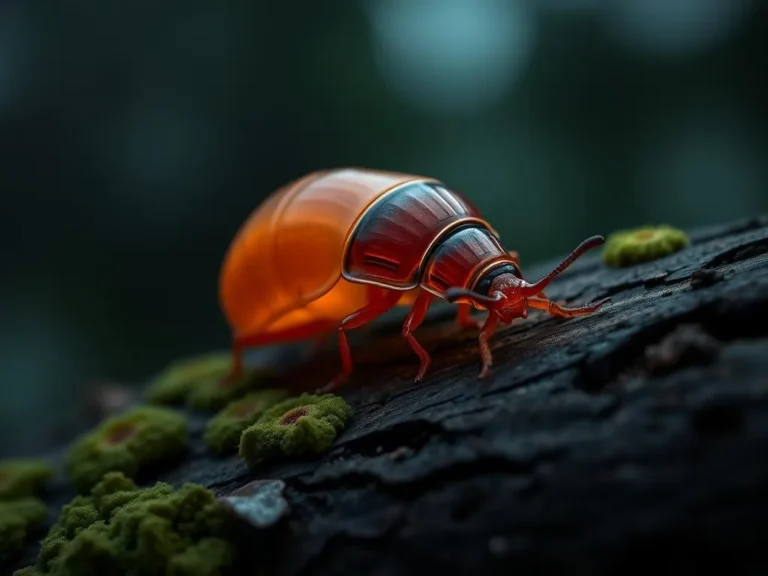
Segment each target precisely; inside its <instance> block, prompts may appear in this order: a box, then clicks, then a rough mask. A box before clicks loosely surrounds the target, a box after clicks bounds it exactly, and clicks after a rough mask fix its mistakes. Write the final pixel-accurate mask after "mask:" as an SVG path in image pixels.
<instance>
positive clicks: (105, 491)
mask: <svg viewBox="0 0 768 576" xmlns="http://www.w3.org/2000/svg"><path fill="white" fill-rule="evenodd" d="M232 530H233V525H232V523H231V519H230V516H229V515H228V514H227V513H226V511H225V510H224V508H223V507H221V506H219V505H218V503H217V502H216V500H215V498H214V496H213V494H212V493H211V492H210V491H209V490H207V489H205V488H204V487H202V486H199V485H196V484H185V485H184V486H182V487H181V488H179V489H178V490H174V489H173V487H172V486H171V485H169V484H165V483H162V482H158V483H157V484H155V485H154V486H153V487H151V488H138V487H137V486H136V485H135V484H134V482H133V481H132V480H131V479H129V478H127V477H126V476H125V475H123V474H122V473H119V472H110V473H108V474H106V475H105V476H104V477H103V479H102V481H101V482H99V483H98V484H96V485H95V486H94V488H93V490H92V491H91V493H90V494H89V495H87V496H85V495H79V496H76V497H75V498H74V499H73V500H72V501H71V502H70V503H69V504H67V505H65V506H64V508H63V509H62V511H61V515H60V516H59V518H58V520H57V521H56V523H55V524H54V525H53V526H52V527H51V529H50V531H49V532H48V535H47V536H46V537H45V538H44V539H43V541H42V545H41V549H40V553H39V555H38V558H37V562H36V563H35V565H34V566H29V567H27V568H24V569H22V570H18V571H17V572H15V575H14V576H46V575H52V576H75V575H77V576H117V575H136V576H139V575H141V576H166V575H168V576H171V575H173V576H219V575H220V574H223V573H225V571H226V570H227V569H228V568H230V567H231V566H232V565H233V562H234V558H235V552H236V551H235V547H234V545H233V544H232V543H231V538H232V536H233V532H232Z"/></svg>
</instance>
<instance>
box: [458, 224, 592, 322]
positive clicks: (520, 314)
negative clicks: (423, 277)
mask: <svg viewBox="0 0 768 576" xmlns="http://www.w3.org/2000/svg"><path fill="white" fill-rule="evenodd" d="M603 242H605V239H604V238H603V237H602V236H592V237H591V238H587V239H586V240H584V241H583V242H582V243H581V244H579V245H578V246H577V247H576V249H575V250H574V251H573V252H571V253H570V254H569V255H568V257H567V258H565V259H564V260H563V261H562V262H561V263H560V264H559V265H558V266H556V267H555V268H554V269H553V270H552V271H551V272H550V273H549V274H547V275H546V276H544V277H543V278H541V279H540V280H538V281H537V282H534V283H529V282H526V281H525V280H524V279H523V278H521V277H520V275H518V274H519V271H518V274H515V273H514V270H509V271H504V270H503V269H502V270H501V273H497V274H494V276H495V277H494V278H493V279H492V280H491V282H490V286H489V287H488V289H487V293H486V294H482V293H481V292H475V291H473V290H467V289H465V288H450V289H448V290H447V291H446V292H445V299H446V300H447V301H448V302H455V301H456V300H459V299H461V300H463V301H469V302H471V303H472V304H473V305H474V306H475V307H477V308H480V309H486V310H488V311H489V312H490V313H491V314H497V315H498V316H499V317H500V318H501V320H502V322H504V323H505V324H509V323H510V322H511V321H512V320H514V319H515V318H525V317H526V316H527V315H528V307H527V303H526V299H527V298H531V297H533V296H536V295H537V294H539V293H540V292H542V291H543V290H544V289H545V288H546V287H547V285H549V283H550V282H551V281H552V280H553V279H554V278H555V277H556V276H557V275H558V274H560V273H561V272H562V271H563V270H565V269H566V268H568V266H570V265H571V264H573V262H574V261H575V260H576V259H577V258H579V257H580V256H581V255H582V254H584V253H585V252H586V251H588V250H591V249H592V248H595V247H597V246H600V245H601V244H603ZM514 269H515V270H517V267H516V266H514ZM482 282H483V279H482V278H481V279H480V280H479V281H478V282H477V283H476V286H480V285H481V284H482ZM486 283H487V282H486Z"/></svg>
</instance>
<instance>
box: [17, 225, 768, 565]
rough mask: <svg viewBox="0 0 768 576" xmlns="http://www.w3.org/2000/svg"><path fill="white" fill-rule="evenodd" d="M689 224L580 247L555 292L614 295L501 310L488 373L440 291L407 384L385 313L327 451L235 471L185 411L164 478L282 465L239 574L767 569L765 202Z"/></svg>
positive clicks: (237, 464)
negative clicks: (660, 251) (656, 253)
mask: <svg viewBox="0 0 768 576" xmlns="http://www.w3.org/2000/svg"><path fill="white" fill-rule="evenodd" d="M691 237H692V240H693V244H692V246H691V247H690V248H688V249H686V250H684V251H682V252H680V253H677V254H675V255H672V256H670V257H667V258H664V259H662V260H658V261H656V262H652V263H648V264H643V265H639V266H634V267H631V268H627V269H619V270H616V269H607V268H605V267H604V266H603V265H602V263H601V262H600V260H599V256H598V255H597V254H592V255H588V256H585V257H584V258H582V259H581V260H580V261H578V262H577V263H576V264H575V265H574V266H573V267H572V268H571V269H569V270H568V271H567V272H566V273H565V274H563V275H562V277H561V278H559V279H558V280H557V281H556V282H554V283H553V284H552V285H551V288H550V289H549V290H548V291H547V293H548V296H549V297H550V298H552V299H554V300H566V301H567V302H568V303H569V304H575V303H586V302H589V301H593V300H596V299H599V298H602V297H605V296H611V297H612V299H613V301H612V303H611V304H609V305H607V306H606V307H605V308H604V309H603V310H602V311H601V312H599V313H597V314H595V315H594V316H592V317H587V318H581V319H574V320H561V319H556V318H552V317H545V316H544V315H543V314H540V313H536V312H532V313H531V315H530V316H529V317H528V319H527V320H521V321H518V322H516V323H514V324H513V325H512V326H511V327H509V328H507V329H504V330H500V331H499V332H498V333H497V335H496V336H495V338H494V339H493V352H494V358H495V366H494V371H493V374H492V376H491V377H489V378H488V379H487V380H478V379H477V378H476V376H477V373H478V372H479V369H480V362H479V357H478V354H477V345H476V339H475V338H476V332H473V331H463V332H462V331H458V330H456V329H455V328H453V324H452V315H453V313H454V312H453V309H446V308H437V309H435V310H434V312H433V314H432V315H431V317H430V320H429V321H428V323H426V324H425V326H424V327H423V328H421V329H420V330H419V331H418V333H417V336H418V337H419V338H420V339H421V340H422V341H423V342H424V344H425V345H426V347H427V348H428V349H430V350H432V351H434V363H433V365H432V367H431V369H430V371H429V373H428V375H427V380H426V382H425V383H423V384H419V385H416V384H414V383H413V382H412V377H413V375H414V374H415V371H416V368H417V362H416V359H415V356H413V354H412V353H411V352H410V350H409V349H408V348H407V347H406V346H405V345H404V344H403V343H402V342H401V338H400V336H399V323H398V322H399V321H401V320H402V317H403V313H402V312H401V311H399V312H397V313H395V314H393V315H392V316H391V317H390V318H388V319H386V320H385V321H383V322H381V323H380V324H379V325H378V326H377V327H376V329H375V330H374V331H373V332H372V333H368V334H367V335H365V337H363V338H362V339H361V340H360V342H359V344H358V346H356V347H355V348H354V349H353V354H354V355H355V359H356V361H357V365H356V369H357V372H356V374H355V378H354V380H353V381H352V382H350V384H349V385H348V386H347V387H346V388H345V389H344V390H343V391H342V392H341V393H342V395H343V396H345V398H347V400H348V401H349V402H350V404H351V405H352V406H353V408H354V410H355V416H354V419H353V420H352V421H351V422H350V424H349V426H348V427H347V429H346V430H345V432H344V433H343V434H342V436H341V437H340V438H339V439H338V441H337V443H336V445H335V448H334V449H333V450H332V451H331V452H330V453H328V454H326V455H325V456H324V457H322V458H319V459H309V458H307V459H304V460H293V461H290V462H287V463H282V464H275V465H272V466H265V467H264V468H263V469H261V470H258V471H254V472H250V473H249V472H248V471H247V469H246V467H245V465H244V464H243V462H242V461H241V460H240V459H239V458H238V457H236V456H233V457H230V458H224V459H217V458H212V457H211V456H210V455H208V454H207V452H206V450H205V449H204V447H203V446H202V443H201V440H200V433H201V431H202V427H203V426H204V424H205V421H206V416H205V415H191V418H192V421H193V425H194V430H195V434H194V443H195V446H194V448H193V451H192V453H191V456H190V458H189V459H188V460H187V461H186V462H185V463H184V464H183V465H182V466H181V467H179V468H177V469H175V470H173V471H171V472H166V473H165V474H163V475H161V476H159V479H162V480H166V481H170V482H172V483H174V484H180V483H182V482H185V481H192V482H200V483H202V484H205V485H207V486H209V487H211V488H212V489H213V490H214V491H215V492H216V493H217V494H228V493H230V492H231V491H232V490H234V489H237V488H239V487H241V486H243V485H244V484H246V483H247V482H249V481H251V480H253V479H256V478H280V479H283V480H284V481H285V483H286V490H285V497H286V499H287V500H288V502H289V504H290V507H291V513H290V515H289V516H288V517H287V518H286V519H285V520H284V521H283V522H282V523H280V524H279V525H277V526H274V527H273V528H271V529H269V530H267V531H262V532H259V535H258V537H254V538H253V539H252V548H253V552H254V559H253V560H251V562H253V564H252V565H251V566H252V567H253V568H254V571H253V572H251V571H250V570H248V571H247V573H264V574H276V575H281V576H283V575H285V576H288V575H299V574H301V575H303V576H309V575H315V574H317V575H324V576H327V575H332V574H365V575H375V576H384V575H404V574H423V573H424V570H426V569H429V568H432V569H434V570H436V571H440V572H448V573H456V574H511V573H515V574H527V573H534V572H535V573H543V572H544V571H545V570H546V571H553V570H555V569H556V570H557V572H562V573H568V574H573V573H580V574H581V573H583V574H591V575H597V574H608V573H610V574H620V573H627V572H629V573H639V572H641V571H647V570H649V569H653V570H655V571H659V570H660V571H661V572H662V573H677V574H695V573H700V571H701V570H702V569H704V568H708V567H712V565H713V564H714V565H715V566H719V567H723V568H726V569H727V570H728V573H729V574H766V573H768V556H766V553H765V552H764V551H765V544H766V542H767V541H766V538H767V536H766V535H767V534H768V531H767V530H766V521H765V518H766V516H767V515H768V339H766V336H768V218H763V219H752V220H749V221H744V222H738V223H735V224H732V225H729V226H722V227H716V228H711V229H706V230H699V231H695V232H693V233H692V236H691ZM552 264H553V263H545V264H542V265H540V266H536V267H530V268H527V267H526V266H525V262H523V272H524V273H525V274H526V276H527V277H529V278H536V277H538V276H539V275H541V274H543V273H544V272H545V271H546V270H548V269H549V268H551V266H552ZM337 367H338V357H337V355H336V352H335V350H334V348H333V347H331V348H330V349H329V350H327V351H324V352H323V353H321V354H320V355H318V356H317V357H316V358H315V359H314V360H312V361H310V362H308V363H305V364H303V365H300V366H298V367H297V368H296V370H295V371H293V373H292V374H290V375H288V376H286V381H287V382H290V383H291V385H293V386H295V387H296V389H297V390H298V389H299V388H306V389H312V388H313V387H314V386H316V385H318V384H319V383H324V382H325V381H326V380H327V378H328V377H330V376H332V375H333V373H334V372H335V370H336V369H337ZM299 384H301V386H300V387H299ZM153 480H154V478H153ZM70 497H71V494H70V493H69V492H68V490H67V489H66V488H62V489H61V490H60V491H59V492H55V493H54V494H53V495H52V497H51V498H50V501H51V503H52V506H53V507H54V511H56V506H59V505H60V504H61V503H62V502H64V501H66V500H67V499H68V498H70ZM29 554H34V550H33V549H32V547H30V551H29ZM29 559H31V557H28V560H29ZM257 567H258V570H256V568H257ZM550 573H551V572H550Z"/></svg>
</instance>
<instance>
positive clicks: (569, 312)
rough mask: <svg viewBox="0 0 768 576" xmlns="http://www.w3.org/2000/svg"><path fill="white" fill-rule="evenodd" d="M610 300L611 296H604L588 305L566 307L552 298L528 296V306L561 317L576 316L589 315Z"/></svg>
mask: <svg viewBox="0 0 768 576" xmlns="http://www.w3.org/2000/svg"><path fill="white" fill-rule="evenodd" d="M610 300H611V299H610V298H604V299H602V300H598V301H597V302H594V303H592V304H587V305H586V306H578V307H576V308H566V307H565V306H561V305H560V304H558V303H557V302H552V301H551V300H546V299H544V298H528V300H527V302H528V306H530V307H531V308H535V309H536V310H543V311H544V312H547V313H549V314H552V315H553V316H560V317H561V318H575V317H576V316H588V315H589V314H592V313H593V312H597V310H598V309H600V308H601V307H602V306H603V304H605V303H606V302H610Z"/></svg>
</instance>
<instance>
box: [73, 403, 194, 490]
mask: <svg viewBox="0 0 768 576" xmlns="http://www.w3.org/2000/svg"><path fill="white" fill-rule="evenodd" d="M187 439H188V430H187V420H186V418H185V417H184V416H183V415H182V414H179V413H177V412H175V411H173V410H171V409H168V408H161V407H155V406H140V407H138V408H134V409H133V410H130V411H128V412H126V413H124V414H119V415H116V416H113V417H111V418H108V419H106V420H104V421H103V422H102V423H101V425H100V426H98V427H97V428H96V429H95V430H93V431H91V432H89V433H88V434H85V435H84V436H82V437H81V438H79V439H78V440H77V441H76V442H74V443H73V445H72V446H71V447H70V450H69V453H68V455H67V473H68V474H69V477H70V478H71V479H72V481H73V482H74V484H75V485H76V486H77V488H78V489H79V490H80V491H81V492H87V491H88V490H90V489H91V487H93V486H94V485H95V484H96V483H97V482H99V481H100V480H101V478H102V476H103V475H104V474H106V473H107V472H113V471H117V472H122V473H123V474H125V475H126V476H127V477H129V478H135V477H136V476H137V474H139V473H140V472H141V471H142V470H143V469H145V468H147V467H150V466H152V465H154V464H158V463H161V462H166V461H173V460H177V459H178V458H180V457H181V456H183V455H184V453H185V452H186V449H187Z"/></svg>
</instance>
